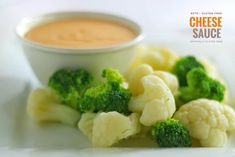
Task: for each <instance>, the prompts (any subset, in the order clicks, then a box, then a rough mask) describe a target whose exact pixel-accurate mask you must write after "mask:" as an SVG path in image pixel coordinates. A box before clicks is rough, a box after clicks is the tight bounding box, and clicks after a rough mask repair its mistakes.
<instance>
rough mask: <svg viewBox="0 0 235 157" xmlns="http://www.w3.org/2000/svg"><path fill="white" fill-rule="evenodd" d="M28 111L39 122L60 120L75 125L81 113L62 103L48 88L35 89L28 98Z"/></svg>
mask: <svg viewBox="0 0 235 157" xmlns="http://www.w3.org/2000/svg"><path fill="white" fill-rule="evenodd" d="M27 112H28V114H29V116H30V117H31V118H32V119H33V120H34V121H36V122H38V123H43V122H60V123H64V124H68V125H73V126H75V125H76V124H77V122H78V120H79V118H80V113H79V112H78V111H76V110H74V109H72V108H70V107H69V106H66V105H64V104H60V103H59V101H58V99H57V97H56V96H55V95H53V94H52V92H51V91H50V90H49V89H47V88H39V89H35V90H33V91H32V92H31V93H30V95H29V98H28V103H27Z"/></svg>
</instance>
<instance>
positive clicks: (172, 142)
mask: <svg viewBox="0 0 235 157" xmlns="http://www.w3.org/2000/svg"><path fill="white" fill-rule="evenodd" d="M151 134H152V138H153V140H154V141H156V142H157V144H158V145H159V146H160V147H190V146H191V145H192V140H191V137H190V135H189V131H188V129H187V128H186V127H184V126H183V124H181V123H180V122H179V121H178V120H175V119H167V120H165V121H160V122H157V123H156V124H155V125H154V126H153V128H152V131H151Z"/></svg>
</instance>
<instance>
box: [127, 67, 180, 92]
mask: <svg viewBox="0 0 235 157" xmlns="http://www.w3.org/2000/svg"><path fill="white" fill-rule="evenodd" d="M150 74H153V75H156V76H158V77H159V78H160V79H162V80H163V82H164V83H165V84H166V85H167V86H168V87H169V88H170V90H171V92H172V93H173V94H175V93H176V92H177V90H178V88H179V83H178V80H177V78H176V76H175V75H173V74H171V73H169V72H166V71H154V70H153V68H152V67H151V66H150V65H148V64H141V65H139V66H138V67H136V68H135V69H133V71H131V72H130V74H129V77H128V82H129V88H130V90H131V93H132V95H133V96H138V95H140V94H142V93H143V92H144V87H143V84H142V82H141V78H142V77H144V76H147V75H150Z"/></svg>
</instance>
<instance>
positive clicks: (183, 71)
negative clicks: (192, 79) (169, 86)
mask: <svg viewBox="0 0 235 157" xmlns="http://www.w3.org/2000/svg"><path fill="white" fill-rule="evenodd" d="M194 68H202V69H204V66H203V65H202V64H201V63H200V62H199V61H198V60H197V59H196V58H195V57H193V56H187V57H182V58H181V59H179V60H178V61H176V63H175V64H174V66H173V67H172V70H171V72H172V73H173V74H175V75H176V76H177V78H178V80H179V84H180V86H187V85H188V83H187V73H188V72H189V71H190V70H192V69H194Z"/></svg>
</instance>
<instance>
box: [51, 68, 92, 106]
mask: <svg viewBox="0 0 235 157" xmlns="http://www.w3.org/2000/svg"><path fill="white" fill-rule="evenodd" d="M92 80H93V77H92V76H91V75H90V74H89V73H88V72H87V71H85V70H82V69H76V70H71V69H61V70H58V71H56V72H55V73H54V74H53V75H52V76H51V77H50V79H49V82H48V86H49V87H50V88H51V89H53V91H54V92H55V94H56V95H57V96H58V98H59V100H60V102H61V103H64V104H67V105H69V106H71V107H72V108H74V109H78V104H79V102H80V99H81V97H82V96H83V94H84V92H85V91H86V89H88V88H89V87H90V86H91V83H92Z"/></svg>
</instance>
